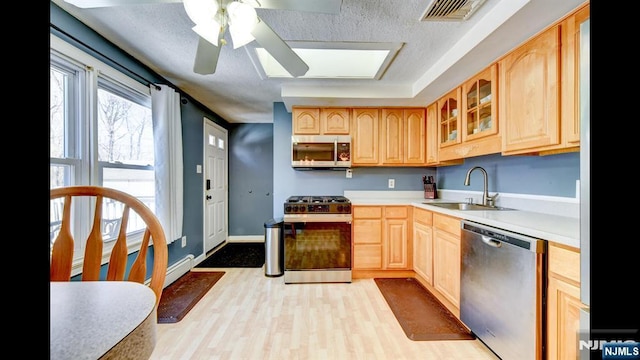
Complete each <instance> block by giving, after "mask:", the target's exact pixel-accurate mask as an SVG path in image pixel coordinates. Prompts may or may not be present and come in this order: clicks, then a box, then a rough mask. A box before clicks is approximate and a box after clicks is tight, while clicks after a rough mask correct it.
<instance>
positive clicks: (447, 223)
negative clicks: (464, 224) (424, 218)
mask: <svg viewBox="0 0 640 360" xmlns="http://www.w3.org/2000/svg"><path fill="white" fill-rule="evenodd" d="M433 225H434V226H435V227H436V228H438V229H440V230H444V231H446V232H448V233H450V234H453V235H455V236H460V219H458V218H456V217H451V216H447V215H442V214H439V213H434V214H433Z"/></svg>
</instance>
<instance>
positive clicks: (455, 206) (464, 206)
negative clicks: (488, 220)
mask: <svg viewBox="0 0 640 360" xmlns="http://www.w3.org/2000/svg"><path fill="white" fill-rule="evenodd" d="M423 204H425V205H432V206H438V207H441V208H445V209H451V210H462V211H467V210H469V211H470V210H515V209H509V208H505V207H500V206H486V205H482V204H469V203H465V202H454V203H445V202H423Z"/></svg>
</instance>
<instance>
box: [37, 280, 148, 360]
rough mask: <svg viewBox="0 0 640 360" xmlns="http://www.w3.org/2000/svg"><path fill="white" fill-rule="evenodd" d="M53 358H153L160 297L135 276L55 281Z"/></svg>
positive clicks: (51, 343) (51, 285)
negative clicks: (127, 278)
mask: <svg viewBox="0 0 640 360" xmlns="http://www.w3.org/2000/svg"><path fill="white" fill-rule="evenodd" d="M49 291H50V300H49V303H50V358H51V359H74V360H78V359H91V360H93V359H99V358H100V359H116V358H118V359H122V358H127V359H148V358H149V357H150V356H151V353H152V352H153V348H154V347H155V344H156V324H157V316H156V307H155V302H156V297H155V293H154V292H153V291H152V290H151V289H150V288H149V287H148V286H145V285H143V284H139V283H135V282H129V281H71V282H51V283H50V290H49Z"/></svg>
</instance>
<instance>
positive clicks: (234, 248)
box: [196, 242, 264, 268]
mask: <svg viewBox="0 0 640 360" xmlns="http://www.w3.org/2000/svg"><path fill="white" fill-rule="evenodd" d="M262 265H264V243H262V242H260V243H248V242H241V243H226V244H225V245H223V246H222V248H220V250H217V251H216V252H214V253H213V254H211V255H210V256H209V257H208V258H206V259H204V261H202V262H201V263H199V264H198V265H196V267H197V268H207V267H210V268H223V267H233V268H236V267H249V268H259V267H262Z"/></svg>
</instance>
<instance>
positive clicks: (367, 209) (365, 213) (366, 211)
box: [353, 206, 382, 219]
mask: <svg viewBox="0 0 640 360" xmlns="http://www.w3.org/2000/svg"><path fill="white" fill-rule="evenodd" d="M353 217H354V218H369V219H370V218H381V217H382V208H381V207H380V206H354V207H353Z"/></svg>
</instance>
